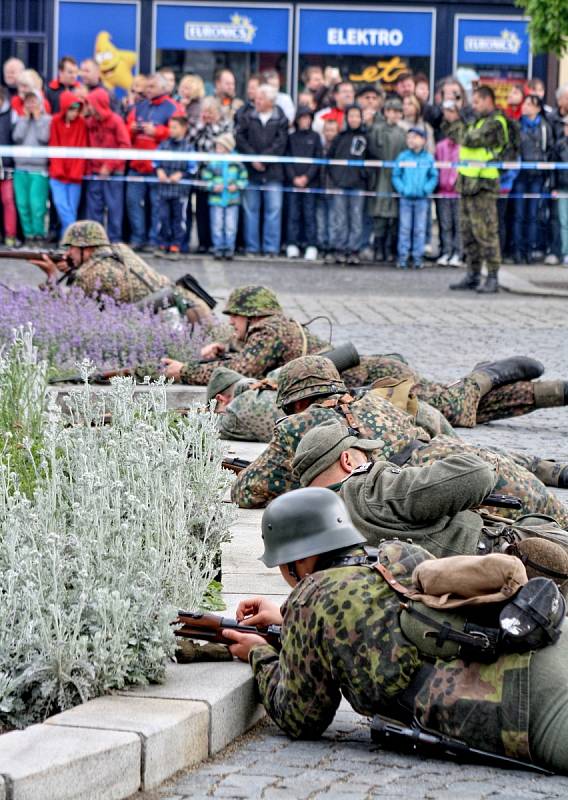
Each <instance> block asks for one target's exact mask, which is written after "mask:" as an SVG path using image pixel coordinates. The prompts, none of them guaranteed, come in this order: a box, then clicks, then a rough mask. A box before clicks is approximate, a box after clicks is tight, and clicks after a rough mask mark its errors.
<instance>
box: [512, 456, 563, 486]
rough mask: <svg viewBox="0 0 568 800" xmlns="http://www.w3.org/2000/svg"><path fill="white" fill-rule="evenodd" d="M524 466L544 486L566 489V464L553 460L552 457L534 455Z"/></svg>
mask: <svg viewBox="0 0 568 800" xmlns="http://www.w3.org/2000/svg"><path fill="white" fill-rule="evenodd" d="M523 466H526V468H527V469H528V471H529V472H532V474H533V475H536V477H537V478H538V479H539V481H542V482H543V483H544V485H545V486H556V487H557V488H558V489H568V464H566V463H565V462H564V463H562V462H559V461H554V459H552V458H539V457H538V456H534V458H532V459H531V461H530V463H529V464H526V465H523Z"/></svg>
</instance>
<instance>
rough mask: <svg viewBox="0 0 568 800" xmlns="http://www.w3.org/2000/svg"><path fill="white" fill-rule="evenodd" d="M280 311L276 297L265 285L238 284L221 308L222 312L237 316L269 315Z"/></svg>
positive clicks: (280, 307)
mask: <svg viewBox="0 0 568 800" xmlns="http://www.w3.org/2000/svg"><path fill="white" fill-rule="evenodd" d="M281 312H282V306H281V305H280V303H279V302H278V298H277V297H276V295H275V294H274V292H273V291H272V290H271V289H267V287H266V286H239V287H238V288H237V289H233V291H232V292H231V294H230V295H229V299H228V300H227V305H226V306H225V308H224V309H223V314H235V315H236V316H239V317H269V316H270V315H271V314H280V313H281Z"/></svg>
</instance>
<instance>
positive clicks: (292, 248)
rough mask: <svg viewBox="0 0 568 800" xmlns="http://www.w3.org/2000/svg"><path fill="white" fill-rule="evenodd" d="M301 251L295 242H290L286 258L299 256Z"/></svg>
mask: <svg viewBox="0 0 568 800" xmlns="http://www.w3.org/2000/svg"><path fill="white" fill-rule="evenodd" d="M299 256H300V251H299V249H298V247H297V245H295V244H289V245H288V247H287V248H286V258H299Z"/></svg>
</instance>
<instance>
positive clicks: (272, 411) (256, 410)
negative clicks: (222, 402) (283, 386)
mask: <svg viewBox="0 0 568 800" xmlns="http://www.w3.org/2000/svg"><path fill="white" fill-rule="evenodd" d="M251 383H252V382H251V381H248V382H247V381H239V382H238V384H237V386H236V388H235V395H234V397H233V399H232V401H231V402H230V403H229V405H228V406H227V408H226V409H225V410H224V411H223V412H222V413H221V414H219V417H218V421H217V425H218V429H219V436H220V437H221V439H239V440H240V441H244V442H269V441H270V439H271V438H272V431H273V430H274V423H275V422H276V420H277V419H280V417H281V416H282V409H280V408H277V407H276V392H275V391H273V390H272V389H264V388H258V389H253V388H251V386H250V384H251Z"/></svg>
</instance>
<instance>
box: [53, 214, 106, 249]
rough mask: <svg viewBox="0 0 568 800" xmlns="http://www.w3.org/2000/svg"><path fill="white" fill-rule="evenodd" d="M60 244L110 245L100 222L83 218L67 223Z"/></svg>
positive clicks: (79, 245) (81, 245) (83, 245)
mask: <svg viewBox="0 0 568 800" xmlns="http://www.w3.org/2000/svg"><path fill="white" fill-rule="evenodd" d="M61 244H62V246H63V247H70V246H72V247H100V246H102V245H107V246H108V245H110V241H109V238H108V236H107V235H106V231H105V229H104V228H103V226H102V225H101V224H100V222H95V221H94V220H92V219H84V220H81V221H80V222H73V223H72V224H71V225H69V227H68V228H67V230H66V231H65V234H64V236H63V239H62V241H61Z"/></svg>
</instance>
